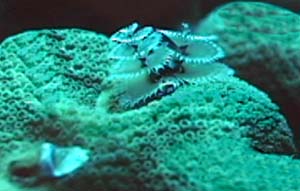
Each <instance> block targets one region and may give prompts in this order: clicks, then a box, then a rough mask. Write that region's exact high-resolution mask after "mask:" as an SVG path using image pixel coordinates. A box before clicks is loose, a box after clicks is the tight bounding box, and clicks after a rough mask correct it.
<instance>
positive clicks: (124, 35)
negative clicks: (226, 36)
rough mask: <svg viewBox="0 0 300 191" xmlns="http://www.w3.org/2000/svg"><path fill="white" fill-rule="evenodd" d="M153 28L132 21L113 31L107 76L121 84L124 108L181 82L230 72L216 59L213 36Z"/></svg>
mask: <svg viewBox="0 0 300 191" xmlns="http://www.w3.org/2000/svg"><path fill="white" fill-rule="evenodd" d="M184 26H185V28H184V30H183V31H171V30H163V29H157V28H154V27H152V26H145V27H143V26H141V25H139V24H138V23H133V24H131V25H129V26H127V27H124V28H122V29H120V30H119V31H117V32H116V33H114V34H113V35H112V36H111V37H110V39H111V40H112V41H113V42H115V43H116V45H115V47H114V48H113V50H112V51H111V52H110V55H109V57H110V58H111V59H113V60H114V61H115V62H114V64H113V67H112V69H111V75H110V77H109V78H110V79H112V81H114V80H117V79H118V83H122V84H120V86H121V85H122V86H123V87H124V94H123V96H122V97H121V99H120V100H122V101H121V102H122V103H121V105H123V106H125V107H126V108H139V107H141V106H144V105H146V104H148V103H149V102H151V101H153V100H158V99H161V98H162V97H163V96H165V95H170V94H171V93H173V92H175V91H176V89H177V88H178V87H180V86H181V85H183V84H189V83H197V82H199V81H202V80H204V79H207V78H219V77H224V76H228V75H233V70H232V69H230V68H228V67H227V66H226V65H224V64H221V63H218V62H217V61H218V60H219V59H221V58H223V57H224V56H225V54H224V52H223V50H222V48H221V47H220V46H218V45H217V44H216V42H215V41H216V40H217V37H216V36H213V35H212V36H200V35H195V34H192V33H191V31H190V30H189V28H188V27H187V25H184Z"/></svg>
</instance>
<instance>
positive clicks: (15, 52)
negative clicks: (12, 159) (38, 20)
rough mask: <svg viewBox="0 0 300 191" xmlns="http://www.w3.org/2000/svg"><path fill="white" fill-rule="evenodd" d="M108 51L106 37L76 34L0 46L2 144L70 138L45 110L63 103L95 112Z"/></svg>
mask: <svg viewBox="0 0 300 191" xmlns="http://www.w3.org/2000/svg"><path fill="white" fill-rule="evenodd" d="M106 49H109V41H108V39H107V38H106V37H104V36H103V35H98V34H96V33H93V32H88V31H84V30H77V29H72V30H41V31H31V32H26V33H22V34H19V35H16V36H13V37H11V38H8V39H7V40H5V41H4V42H3V43H2V44H1V45H0V68H1V70H0V79H1V85H0V106H1V113H0V130H1V142H2V143H8V142H9V141H10V140H11V139H18V140H22V139H24V138H26V139H27V140H29V139H36V136H37V137H41V134H43V135H44V136H46V137H44V138H47V139H48V140H52V139H56V141H58V140H65V139H66V134H69V135H68V136H67V137H69V136H70V137H72V133H70V132H71V131H68V132H66V131H63V130H62V122H61V121H59V119H57V118H56V116H55V114H53V113H55V111H50V110H47V111H45V110H44V109H43V108H45V107H47V105H51V104H54V103H55V102H57V101H59V100H60V101H61V100H65V99H66V98H70V99H72V100H73V101H75V102H76V103H80V104H84V105H85V106H87V107H94V105H95V102H96V98H97V97H98V95H99V93H100V92H101V91H102V90H101V88H100V86H101V83H102V80H103V79H104V78H105V76H106V75H107V66H108V65H109V61H108V59H107V58H106V55H105V54H103V53H104V52H106V51H107V50H106ZM65 104H66V105H68V104H72V103H65ZM44 111H45V112H44ZM69 112H71V111H69ZM63 125H66V124H65V123H64V124H63ZM70 125H71V124H70ZM25 135H26V136H25ZM70 137H69V138H70ZM3 146H4V145H3ZM7 147H8V148H7V149H10V148H11V147H10V145H9V144H8V145H7Z"/></svg>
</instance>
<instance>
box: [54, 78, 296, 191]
mask: <svg viewBox="0 0 300 191" xmlns="http://www.w3.org/2000/svg"><path fill="white" fill-rule="evenodd" d="M99 99H101V96H100V98H99ZM61 104H64V103H61ZM69 107H75V108H77V106H76V105H72V106H69ZM78 110H79V112H77V113H75V114H74V113H72V114H67V115H66V114H64V115H62V116H60V117H61V118H67V119H68V120H76V119H79V121H78V124H79V125H78V126H77V128H78V129H80V134H81V136H82V137H83V139H85V140H88V142H86V144H85V146H86V147H88V148H90V149H91V150H92V153H93V155H92V159H91V160H90V162H89V164H88V165H87V166H85V167H84V169H83V170H82V171H80V172H78V174H77V175H75V176H72V177H70V178H66V179H64V180H61V181H58V182H56V183H55V184H54V185H53V187H54V188H56V190H57V189H58V190H62V191H70V190H72V191H74V190H75V191H77V190H78V191H79V190H82V189H83V188H85V189H87V188H89V190H91V191H94V190H95V191H96V190H98V188H101V189H102V190H107V191H129V190H130V191H185V190H192V191H194V190H195V191H199V190H212V191H223V190H224V189H228V190H245V191H248V190H249V191H258V190H270V191H271V190H273V189H275V188H276V189H279V190H283V189H285V188H288V189H291V190H293V189H294V190H297V189H299V188H300V187H299V185H298V184H297V180H298V179H299V178H300V175H299V172H300V168H299V161H297V160H293V159H291V157H288V156H279V155H266V154H261V153H260V152H256V151H255V150H253V149H252V148H251V145H252V147H254V148H257V149H259V150H261V151H265V152H279V153H282V152H286V151H290V152H292V151H293V150H294V148H293V143H292V137H291V133H290V131H289V129H288V128H287V125H286V123H285V121H284V118H283V117H282V116H281V115H280V114H278V107H277V106H275V105H274V104H272V103H271V102H270V100H269V99H268V97H267V96H266V94H264V93H262V92H260V91H258V90H257V89H255V88H254V87H251V86H250V85H248V84H247V83H245V82H243V81H241V80H238V79H236V78H233V77H231V78H228V79H226V80H222V81H207V82H203V83H202V84H200V85H193V86H185V87H182V88H179V89H178V90H177V91H176V92H175V93H174V94H172V95H170V96H166V97H164V98H163V99H161V100H160V101H155V102H152V103H150V104H149V105H148V106H146V107H142V108H140V109H136V110H130V111H126V112H121V113H106V112H105V111H104V110H103V108H99V109H96V110H90V109H88V108H87V109H82V108H79V109H78ZM62 113H64V112H62ZM253 140H254V141H253ZM292 169H293V170H292ZM274 171H276V174H277V175H276V176H274ZM291 171H293V172H294V173H290V172H291ZM258 180H259V181H258ZM253 181H254V182H258V183H257V184H253ZM274 181H275V182H277V184H276V185H274Z"/></svg>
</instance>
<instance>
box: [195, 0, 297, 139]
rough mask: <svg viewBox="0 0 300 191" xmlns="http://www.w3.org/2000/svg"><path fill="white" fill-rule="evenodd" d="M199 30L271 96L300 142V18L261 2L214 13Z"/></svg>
mask: <svg viewBox="0 0 300 191" xmlns="http://www.w3.org/2000/svg"><path fill="white" fill-rule="evenodd" d="M197 31H198V32H199V33H200V34H202V35H206V34H216V35H218V36H219V37H220V38H219V43H220V45H221V46H222V47H223V48H224V49H225V52H226V54H227V58H226V59H225V62H226V63H227V64H228V65H230V66H232V67H233V68H235V69H236V70H237V71H238V72H237V73H238V74H239V76H240V77H242V78H244V79H246V80H247V81H249V82H251V83H252V84H255V85H257V86H258V87H260V88H261V89H263V90H265V91H267V92H268V93H269V95H270V96H271V97H272V99H273V100H274V101H276V102H277V103H278V104H279V105H280V106H281V108H282V110H283V112H284V113H285V115H287V116H288V118H289V123H290V124H291V126H292V127H293V129H294V131H295V133H296V134H295V135H296V137H297V140H300V139H299V137H300V134H299V130H298V128H299V125H300V121H299V112H300V101H299V96H300V69H299V68H300V54H299V51H300V46H299V44H300V16H299V15H298V14H296V13H293V12H291V11H289V10H286V9H283V8H281V7H277V6H274V5H271V4H266V3H262V2H233V3H229V4H226V5H224V6H222V7H220V8H218V9H216V10H215V11H213V12H212V13H210V14H209V15H208V16H207V18H205V19H204V20H203V21H202V22H201V23H200V25H199V26H198V28H197ZM257 76H259V77H257Z"/></svg>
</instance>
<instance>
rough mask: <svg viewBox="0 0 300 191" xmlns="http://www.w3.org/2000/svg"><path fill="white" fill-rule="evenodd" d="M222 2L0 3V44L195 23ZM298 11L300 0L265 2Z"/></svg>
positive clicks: (88, 0) (62, 0)
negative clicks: (60, 31)
mask: <svg viewBox="0 0 300 191" xmlns="http://www.w3.org/2000/svg"><path fill="white" fill-rule="evenodd" d="M226 2H230V1H225V0H206V1H205V0H147V1H146V0H105V1H104V0H49V1H46V0H0V41H2V40H3V39H4V38H6V37H7V36H10V35H13V34H16V33H20V32H23V31H25V30H30V29H41V28H70V27H76V28H83V29H89V30H94V31H97V32H102V33H106V34H108V35H109V34H111V33H112V32H113V31H115V30H116V29H118V28H119V27H121V26H124V25H128V24H129V23H131V22H132V21H135V20H136V21H139V22H140V23H143V24H147V25H155V26H157V27H164V28H166V27H170V28H171V27H176V26H178V25H179V24H180V23H181V22H183V21H185V22H190V23H196V22H197V21H199V20H200V19H201V18H202V17H203V16H205V15H206V14H207V13H208V12H210V11H211V10H212V9H214V8H215V7H217V6H219V5H221V4H224V3H226ZM261 2H271V3H273V4H277V5H279V6H282V7H286V8H288V9H290V10H293V11H296V12H300V0H266V1H261Z"/></svg>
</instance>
